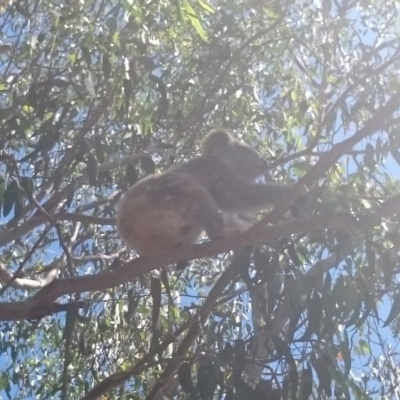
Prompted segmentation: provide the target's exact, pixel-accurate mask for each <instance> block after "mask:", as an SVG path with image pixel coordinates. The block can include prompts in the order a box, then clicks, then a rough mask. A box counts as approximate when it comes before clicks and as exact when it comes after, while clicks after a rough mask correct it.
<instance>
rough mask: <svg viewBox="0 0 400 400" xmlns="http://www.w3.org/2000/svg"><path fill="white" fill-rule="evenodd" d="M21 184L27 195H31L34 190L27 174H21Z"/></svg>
mask: <svg viewBox="0 0 400 400" xmlns="http://www.w3.org/2000/svg"><path fill="white" fill-rule="evenodd" d="M20 182H21V186H22V188H23V189H24V190H25V193H26V194H27V195H28V198H29V197H31V196H32V195H33V190H34V182H33V180H32V179H31V178H29V177H28V176H23V177H21V179H20Z"/></svg>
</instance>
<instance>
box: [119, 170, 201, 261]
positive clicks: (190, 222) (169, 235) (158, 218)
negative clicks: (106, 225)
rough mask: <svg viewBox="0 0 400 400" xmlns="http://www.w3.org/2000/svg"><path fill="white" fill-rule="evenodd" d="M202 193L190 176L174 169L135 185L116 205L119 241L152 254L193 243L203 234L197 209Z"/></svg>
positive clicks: (139, 251)
mask: <svg viewBox="0 0 400 400" xmlns="http://www.w3.org/2000/svg"><path fill="white" fill-rule="evenodd" d="M202 190H203V188H202V187H201V185H200V183H198V182H197V181H196V180H195V179H194V178H193V177H191V176H190V175H186V174H183V173H179V172H176V171H173V170H172V171H167V172H165V173H163V174H160V175H154V176H150V177H148V178H145V179H143V180H142V181H140V182H138V183H137V184H136V185H134V186H132V187H131V188H130V189H129V191H128V192H127V193H126V194H125V195H124V197H123V198H122V199H121V201H120V203H119V204H118V209H117V225H118V231H119V233H120V235H121V236H122V239H123V240H124V241H125V242H126V243H127V244H128V245H129V246H131V247H133V248H135V249H136V250H137V252H138V253H139V254H151V255H156V254H163V253H166V252H168V251H169V250H171V249H173V248H175V247H177V246H178V245H182V244H187V243H194V242H195V241H196V240H197V239H198V237H199V236H200V234H201V232H202V231H203V226H202V225H201V221H199V218H198V213H197V210H196V207H197V205H198V198H199V196H201V194H202V193H201V192H202Z"/></svg>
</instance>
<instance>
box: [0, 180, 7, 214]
mask: <svg viewBox="0 0 400 400" xmlns="http://www.w3.org/2000/svg"><path fill="white" fill-rule="evenodd" d="M5 191H6V181H5V179H4V176H2V175H0V213H1V208H2V207H3V203H4V193H5Z"/></svg>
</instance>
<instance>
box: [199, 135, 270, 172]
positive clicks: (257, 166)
mask: <svg viewBox="0 0 400 400" xmlns="http://www.w3.org/2000/svg"><path fill="white" fill-rule="evenodd" d="M202 154H203V155H213V156H216V157H218V158H219V159H220V160H221V161H222V162H223V163H224V164H225V165H226V166H227V167H228V168H230V169H231V170H233V171H235V172H236V173H237V174H239V175H241V176H242V177H243V178H248V179H254V178H256V177H257V176H259V175H261V174H262V173H265V172H266V171H267V169H268V167H267V162H266V161H265V160H264V158H262V157H261V155H260V154H259V153H258V152H257V151H256V150H254V149H253V148H252V147H251V146H249V145H247V144H246V143H242V142H240V141H238V140H236V139H233V138H232V136H231V135H230V134H229V133H228V132H227V131H225V130H222V129H215V130H212V131H210V132H209V133H208V134H207V136H206V137H205V138H204V140H203V143H202Z"/></svg>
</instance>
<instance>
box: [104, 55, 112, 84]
mask: <svg viewBox="0 0 400 400" xmlns="http://www.w3.org/2000/svg"><path fill="white" fill-rule="evenodd" d="M103 73H104V79H106V80H107V79H108V78H109V77H110V76H111V62H110V58H109V57H108V55H107V54H103Z"/></svg>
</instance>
